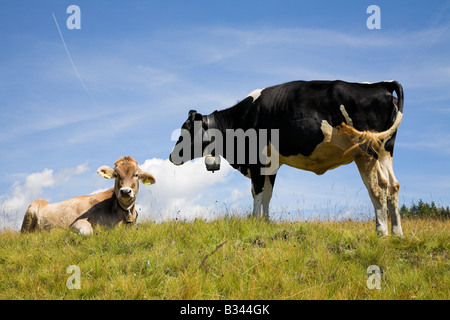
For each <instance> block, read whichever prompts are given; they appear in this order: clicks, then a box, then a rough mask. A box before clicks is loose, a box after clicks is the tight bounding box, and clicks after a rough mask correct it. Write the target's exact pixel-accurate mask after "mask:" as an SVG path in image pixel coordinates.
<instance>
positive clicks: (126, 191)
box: [119, 187, 134, 199]
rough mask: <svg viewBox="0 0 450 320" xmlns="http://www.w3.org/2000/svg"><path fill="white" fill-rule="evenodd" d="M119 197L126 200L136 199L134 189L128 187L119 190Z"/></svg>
mask: <svg viewBox="0 0 450 320" xmlns="http://www.w3.org/2000/svg"><path fill="white" fill-rule="evenodd" d="M119 197H120V198H124V199H130V198H134V192H133V189H131V188H128V187H123V188H121V189H120V190H119Z"/></svg>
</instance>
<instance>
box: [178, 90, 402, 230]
mask: <svg viewBox="0 0 450 320" xmlns="http://www.w3.org/2000/svg"><path fill="white" fill-rule="evenodd" d="M394 92H395V93H396V95H397V97H395V96H394V95H393V93H394ZM402 112H403V89H402V86H401V85H400V84H399V83H398V82H396V81H384V82H378V83H348V82H344V81H293V82H288V83H284V84H280V85H276V86H272V87H268V88H264V89H258V90H255V91H253V92H252V93H251V94H250V95H248V96H247V97H246V98H245V99H244V100H242V101H240V102H239V103H237V104H236V105H235V106H233V107H231V108H228V109H225V110H221V111H217V110H216V111H214V112H213V113H211V114H209V115H201V114H200V113H198V112H196V111H195V110H191V111H190V112H189V115H188V119H187V120H186V121H185V123H184V124H183V126H182V130H183V129H184V130H185V131H187V132H189V133H190V134H191V135H190V137H192V138H191V141H190V144H191V151H192V152H190V154H191V156H189V157H188V160H190V159H193V158H195V157H201V156H204V155H205V154H204V153H203V151H204V150H205V148H206V147H207V146H208V144H210V143H211V142H212V141H213V140H212V139H211V140H210V141H207V140H206V141H205V140H203V141H202V142H201V151H202V153H201V154H199V153H198V152H197V153H195V152H194V149H195V146H194V144H195V143H194V136H195V134H201V135H204V134H205V132H207V131H208V130H209V129H213V128H214V129H216V130H217V131H219V132H221V133H222V134H223V139H225V140H226V139H227V134H226V132H227V131H229V130H230V129H234V130H238V129H242V130H243V131H245V130H248V129H255V130H258V131H256V132H261V129H266V130H271V131H270V132H272V134H273V129H278V131H277V132H278V138H279V141H278V143H277V146H274V144H273V143H271V138H270V134H269V137H268V139H267V141H268V143H267V146H266V147H267V148H266V149H265V151H264V152H266V154H267V155H270V156H271V157H272V159H273V156H274V155H276V156H278V158H277V160H278V162H277V163H278V165H277V168H276V169H278V168H279V167H280V166H281V165H283V164H287V165H289V166H292V167H295V168H298V169H303V170H308V171H312V172H314V173H316V174H318V175H321V174H323V173H325V172H326V171H327V170H330V169H334V168H336V167H339V166H341V165H345V164H349V163H351V162H353V161H355V163H356V165H357V167H358V169H359V172H360V174H361V177H362V179H363V181H364V184H365V186H366V187H367V189H368V191H369V195H370V198H371V200H372V203H373V205H374V208H375V214H376V231H377V233H378V234H380V235H387V234H388V228H387V215H388V212H389V214H390V217H391V222H392V233H393V234H394V235H402V227H401V222H400V214H399V210H398V191H399V183H398V181H397V179H396V178H395V176H394V170H393V165H392V156H393V150H394V142H395V136H396V132H397V128H398V126H399V124H400V122H401V119H402ZM195 122H197V123H200V124H201V125H197V126H196V125H195ZM195 130H197V131H201V132H194V131H195ZM216 139H217V138H216ZM233 139H234V138H233ZM259 139H260V136H258V144H260V143H261V142H260V141H259ZM182 142H183V138H182V137H181V136H180V138H179V140H178V142H177V144H176V145H175V148H174V150H173V151H172V153H171V155H170V157H169V159H170V160H171V161H172V162H173V163H174V164H176V165H180V164H182V163H183V162H184V161H174V158H176V157H175V156H178V158H179V152H180V149H179V148H177V146H178V145H179V144H180V143H182ZM184 143H186V141H184ZM223 145H224V148H223V150H221V151H220V153H219V154H220V155H221V156H223V157H225V159H227V161H228V162H230V164H231V165H232V166H233V167H234V168H235V169H238V170H239V171H240V172H241V173H242V174H244V175H245V176H247V177H249V178H250V179H251V181H252V195H253V198H254V207H253V215H254V216H258V215H260V214H261V207H262V211H263V215H264V216H265V217H266V218H268V215H269V201H270V199H271V197H272V190H273V185H274V182H275V177H276V172H277V170H274V171H273V172H271V174H266V175H265V174H262V173H261V168H262V167H265V166H267V163H256V164H255V163H254V162H252V163H250V162H249V161H241V162H240V163H239V162H238V161H236V156H237V154H236V152H234V153H230V154H232V156H233V157H234V158H233V159H230V158H227V155H228V153H227V150H226V146H228V144H227V143H226V142H223ZM249 147H250V146H249ZM269 147H270V148H269ZM197 149H198V147H197ZM268 150H269V151H268ZM235 151H236V150H235ZM247 151H248V150H247ZM175 152H177V154H175ZM181 152H183V151H181ZM237 152H239V150H237ZM213 155H215V156H217V153H216V154H214V152H213ZM241 159H242V158H241ZM245 159H246V160H248V159H249V158H248V155H246V156H245Z"/></svg>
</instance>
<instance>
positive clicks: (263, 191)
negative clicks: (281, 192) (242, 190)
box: [251, 172, 276, 219]
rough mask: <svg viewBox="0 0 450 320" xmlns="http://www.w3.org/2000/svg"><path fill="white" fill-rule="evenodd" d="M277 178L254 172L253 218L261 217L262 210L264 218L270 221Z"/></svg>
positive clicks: (252, 176)
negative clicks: (271, 202) (270, 206)
mask: <svg viewBox="0 0 450 320" xmlns="http://www.w3.org/2000/svg"><path fill="white" fill-rule="evenodd" d="M275 176H276V175H271V176H269V175H267V176H263V175H261V174H260V173H253V172H252V175H251V179H252V195H253V217H259V216H260V215H261V208H262V216H263V217H264V218H265V219H269V203H270V199H271V198H272V191H273V185H274V183H275Z"/></svg>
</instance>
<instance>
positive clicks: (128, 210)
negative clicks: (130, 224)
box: [113, 194, 135, 217]
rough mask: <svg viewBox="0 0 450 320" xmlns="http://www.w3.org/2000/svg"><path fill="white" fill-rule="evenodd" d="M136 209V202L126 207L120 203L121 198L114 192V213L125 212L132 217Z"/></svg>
mask: <svg viewBox="0 0 450 320" xmlns="http://www.w3.org/2000/svg"><path fill="white" fill-rule="evenodd" d="M134 210H135V202H134V201H133V203H132V204H131V205H130V206H128V207H124V206H122V204H121V203H120V201H119V199H117V197H116V195H115V194H114V203H113V213H123V214H124V215H125V216H127V217H128V216H129V217H131V216H132V215H133V213H134Z"/></svg>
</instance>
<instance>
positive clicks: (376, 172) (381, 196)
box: [355, 155, 388, 236]
mask: <svg viewBox="0 0 450 320" xmlns="http://www.w3.org/2000/svg"><path fill="white" fill-rule="evenodd" d="M355 163H356V165H357V166H358V169H359V173H360V174H361V178H362V179H363V181H364V185H365V186H366V188H367V190H368V191H369V196H370V199H371V200H372V203H373V206H374V209H375V218H376V232H377V234H379V235H381V236H387V235H388V228H387V212H388V209H387V192H388V178H387V177H386V175H385V174H384V172H383V170H381V167H380V163H379V161H378V160H377V159H375V158H373V157H371V156H369V155H363V156H360V157H358V158H357V159H355Z"/></svg>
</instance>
